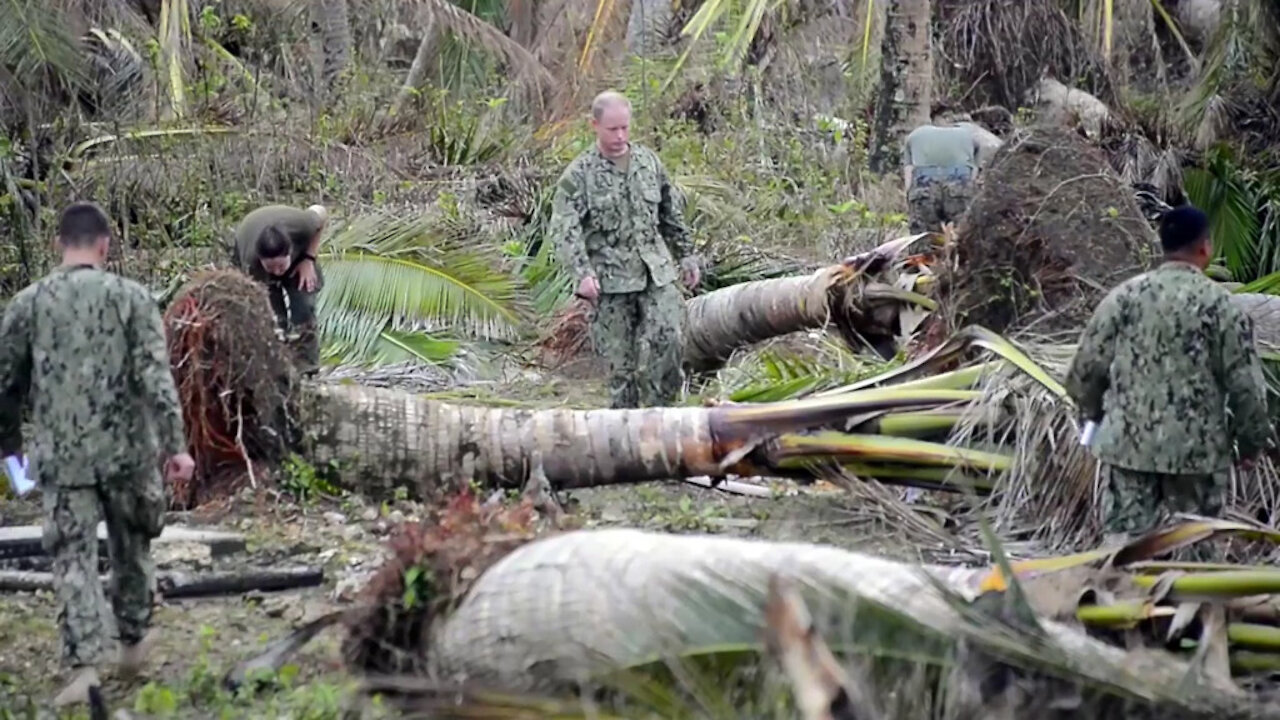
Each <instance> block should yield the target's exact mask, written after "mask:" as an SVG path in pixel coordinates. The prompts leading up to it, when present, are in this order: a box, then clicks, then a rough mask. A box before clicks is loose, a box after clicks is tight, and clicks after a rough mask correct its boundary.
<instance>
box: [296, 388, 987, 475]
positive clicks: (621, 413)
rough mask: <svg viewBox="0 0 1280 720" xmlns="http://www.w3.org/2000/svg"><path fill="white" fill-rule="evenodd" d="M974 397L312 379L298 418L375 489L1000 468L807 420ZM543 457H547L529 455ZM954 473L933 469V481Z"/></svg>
mask: <svg viewBox="0 0 1280 720" xmlns="http://www.w3.org/2000/svg"><path fill="white" fill-rule="evenodd" d="M977 397H978V394H977V393H975V392H973V391H965V390H947V389H924V390H910V389H909V390H897V389H894V388H887V389H873V390H864V391H859V392H852V393H847V394H844V395H841V396H839V397H833V398H814V399H809V400H797V401H794V402H790V403H777V404H773V405H721V406H717V407H711V408H704V407H683V408H653V409H640V410H567V409H549V410H525V409H512V408H486V407H475V406H465V405H452V404H447V403H442V402H437V401H432V400H427V399H424V398H421V397H419V396H416V395H412V394H409V393H404V392H397V391H394V390H387V389H382V388H367V387H361V386H357V385H307V386H305V388H304V394H303V396H302V401H301V402H300V407H301V412H302V415H301V417H300V420H301V422H302V425H303V427H305V428H307V433H306V440H305V443H306V445H305V447H304V449H303V454H304V455H305V456H306V457H307V458H309V459H310V461H311V462H312V463H313V464H314V465H316V466H317V467H326V466H330V467H337V468H338V469H339V470H340V472H341V474H342V477H343V480H344V482H346V483H347V484H349V485H350V486H352V487H356V488H359V489H360V490H361V491H362V492H367V493H369V494H372V495H380V494H383V493H386V492H390V491H391V490H392V489H393V488H395V487H399V486H406V485H407V486H410V487H414V486H419V487H421V489H422V490H423V492H424V494H431V493H434V492H436V491H438V490H440V489H444V488H448V487H458V486H460V485H461V484H465V483H467V482H469V481H476V482H478V483H480V484H481V485H482V486H519V485H521V484H522V483H524V482H525V480H526V479H527V478H528V477H529V475H530V474H531V473H534V472H541V473H543V474H545V476H546V477H547V478H548V480H549V481H550V482H551V483H552V485H553V486H554V487H557V488H575V487H589V486H593V485H603V484H611V483H628V482H643V481H647V480H661V479H669V478H675V477H697V476H704V475H705V476H710V477H713V478H723V477H726V476H727V475H739V476H754V475H770V476H775V477H776V476H793V477H813V471H812V470H811V469H810V468H809V466H808V463H811V462H824V461H826V462H828V463H830V462H835V463H840V462H851V463H852V462H860V463H862V465H863V467H874V466H875V465H876V464H877V463H880V462H882V463H885V464H893V463H902V462H908V463H911V462H915V463H917V464H922V465H926V466H929V467H932V468H935V469H937V468H941V469H946V468H970V469H974V470H977V471H978V472H979V473H988V472H999V471H1000V470H1002V469H1003V468H1006V467H1007V465H1008V459H1007V458H1005V457H1002V456H1000V455H998V454H994V453H981V452H976V451H969V450H965V449H960V448H952V447H948V446H946V445H944V444H940V443H932V442H926V441H921V440H915V439H912V438H909V437H898V438H894V437H880V436H874V435H862V434H856V433H854V434H848V433H838V432H833V433H830V434H827V435H818V436H815V437H814V438H813V439H812V440H806V439H805V437H806V435H805V433H806V432H807V431H810V430H813V429H818V428H823V427H835V426H839V425H840V424H841V422H842V421H844V420H846V419H847V418H849V417H853V416H857V415H860V414H866V413H869V412H876V411H886V410H893V409H905V410H912V409H915V410H919V409H930V408H940V407H947V406H952V405H956V404H960V405H963V404H965V403H969V402H972V401H973V400H975V399H977ZM908 420H910V418H908ZM904 422H905V421H904ZM929 422H933V421H932V420H930V421H929ZM908 424H909V423H908ZM535 457H540V458H541V460H540V463H541V467H532V466H531V465H532V464H533V463H534V462H535ZM868 463H870V465H868ZM895 477H896V478H897V479H899V480H904V479H905V480H909V478H904V477H903V475H902V474H901V473H894V472H889V473H888V474H887V476H886V479H890V480H892V479H893V478H895ZM944 479H945V478H944V477H943V475H940V474H930V475H929V483H930V486H935V485H937V484H940V482H939V481H942V480H944Z"/></svg>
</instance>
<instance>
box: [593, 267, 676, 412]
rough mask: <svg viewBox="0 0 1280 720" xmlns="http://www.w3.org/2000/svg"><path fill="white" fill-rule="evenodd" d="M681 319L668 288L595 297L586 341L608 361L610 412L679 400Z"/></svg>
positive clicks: (670, 285)
mask: <svg viewBox="0 0 1280 720" xmlns="http://www.w3.org/2000/svg"><path fill="white" fill-rule="evenodd" d="M683 314H684V296H683V295H681V294H680V290H679V289H677V288H676V286H675V284H674V283H668V284H666V285H650V286H649V287H647V288H645V289H644V290H641V291H640V292H633V293H610V294H608V295H601V296H600V303H599V305H597V306H596V316H595V321H594V322H593V323H592V324H591V340H592V342H593V343H594V344H595V346H596V347H597V348H599V350H600V353H601V354H602V355H603V356H604V357H605V359H606V360H608V361H609V378H610V379H609V405H610V407H615V408H635V407H660V406H664V405H667V404H669V403H670V402H671V401H672V400H673V399H675V398H676V397H677V396H678V395H679V393H680V386H681V385H682V384H683V383H684V375H683V373H682V370H681V362H682V360H683V357H682V355H681V351H682V349H683V348H684V337H683V333H684V326H683V323H682V322H681V320H682V318H683V317H684V315H683ZM632 333H634V334H632ZM619 339H623V341H622V342H619Z"/></svg>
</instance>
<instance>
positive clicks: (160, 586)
mask: <svg viewBox="0 0 1280 720" xmlns="http://www.w3.org/2000/svg"><path fill="white" fill-rule="evenodd" d="M100 580H101V582H102V583H103V584H104V585H106V584H108V583H109V582H110V577H109V576H105V575H104V576H102V577H101V578H100ZM323 582H324V569H323V568H319V567H310V566H300V567H284V568H244V569H242V570H227V571H209V572H200V573H192V572H183V571H177V570H162V571H159V572H157V573H156V589H157V591H158V592H159V594H160V595H162V596H164V598H166V599H180V598H193V597H206V596H210V595H237V594H241V593H246V592H250V591H254V590H257V591H260V592H270V591H279V590H293V589H296V588H304V587H313V586H316V585H320V584H322V583H323ZM52 589H53V573H46V572H31V571H26V570H0V592H37V591H40V590H52Z"/></svg>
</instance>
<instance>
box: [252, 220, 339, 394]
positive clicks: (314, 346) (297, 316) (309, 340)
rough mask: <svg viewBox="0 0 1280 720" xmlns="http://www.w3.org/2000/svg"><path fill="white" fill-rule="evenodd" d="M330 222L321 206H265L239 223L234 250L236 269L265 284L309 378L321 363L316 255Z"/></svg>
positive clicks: (278, 319)
mask: <svg viewBox="0 0 1280 720" xmlns="http://www.w3.org/2000/svg"><path fill="white" fill-rule="evenodd" d="M328 217H329V214H328V212H327V211H326V210H325V208H324V206H322V205H312V206H311V207H309V208H307V209H306V210H299V209H298V208H295V207H289V206H287V205H266V206H264V207H260V208H258V209H257V210H254V211H253V212H251V213H249V214H248V215H246V216H245V217H244V220H242V221H240V226H239V227H238V228H236V242H235V246H234V247H233V248H232V260H233V262H235V264H236V266H237V267H239V268H240V270H241V271H243V272H244V273H245V274H247V275H248V276H249V277H251V278H253V279H254V280H257V281H258V282H261V283H264V284H266V286H267V296H268V297H269V298H270V300H271V310H272V311H273V312H274V313H275V316H276V323H277V325H279V327H280V330H281V331H282V332H292V333H297V335H298V342H299V344H300V345H301V351H302V352H301V354H302V370H303V371H304V372H308V373H309V372H314V371H315V370H316V369H317V368H318V367H319V364H320V340H319V338H318V337H317V336H316V327H315V318H316V294H317V293H319V292H320V288H321V287H322V286H323V285H324V276H323V275H322V274H321V273H320V265H319V264H318V262H317V261H316V254H317V253H318V252H320V233H321V232H322V231H323V230H324V225H325V222H326V220H327V219H328ZM286 296H287V297H288V299H289V306H288V308H287V309H286V307H285V297H286Z"/></svg>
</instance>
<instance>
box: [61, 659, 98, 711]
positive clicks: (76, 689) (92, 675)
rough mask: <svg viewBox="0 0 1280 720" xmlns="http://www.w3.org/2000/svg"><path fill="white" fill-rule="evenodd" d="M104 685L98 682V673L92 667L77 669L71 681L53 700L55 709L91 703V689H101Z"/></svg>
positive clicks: (85, 666)
mask: <svg viewBox="0 0 1280 720" xmlns="http://www.w3.org/2000/svg"><path fill="white" fill-rule="evenodd" d="M101 686H102V683H101V682H100V681H99V680H98V671H97V670H95V669H94V668H93V667H92V666H88V665H84V666H81V667H78V668H75V670H74V674H73V675H72V677H71V681H70V682H68V683H67V684H66V685H64V686H63V687H62V690H61V691H60V692H59V693H58V694H57V695H56V696H54V698H53V706H54V707H65V706H67V705H80V704H87V703H88V702H89V688H91V687H101Z"/></svg>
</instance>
